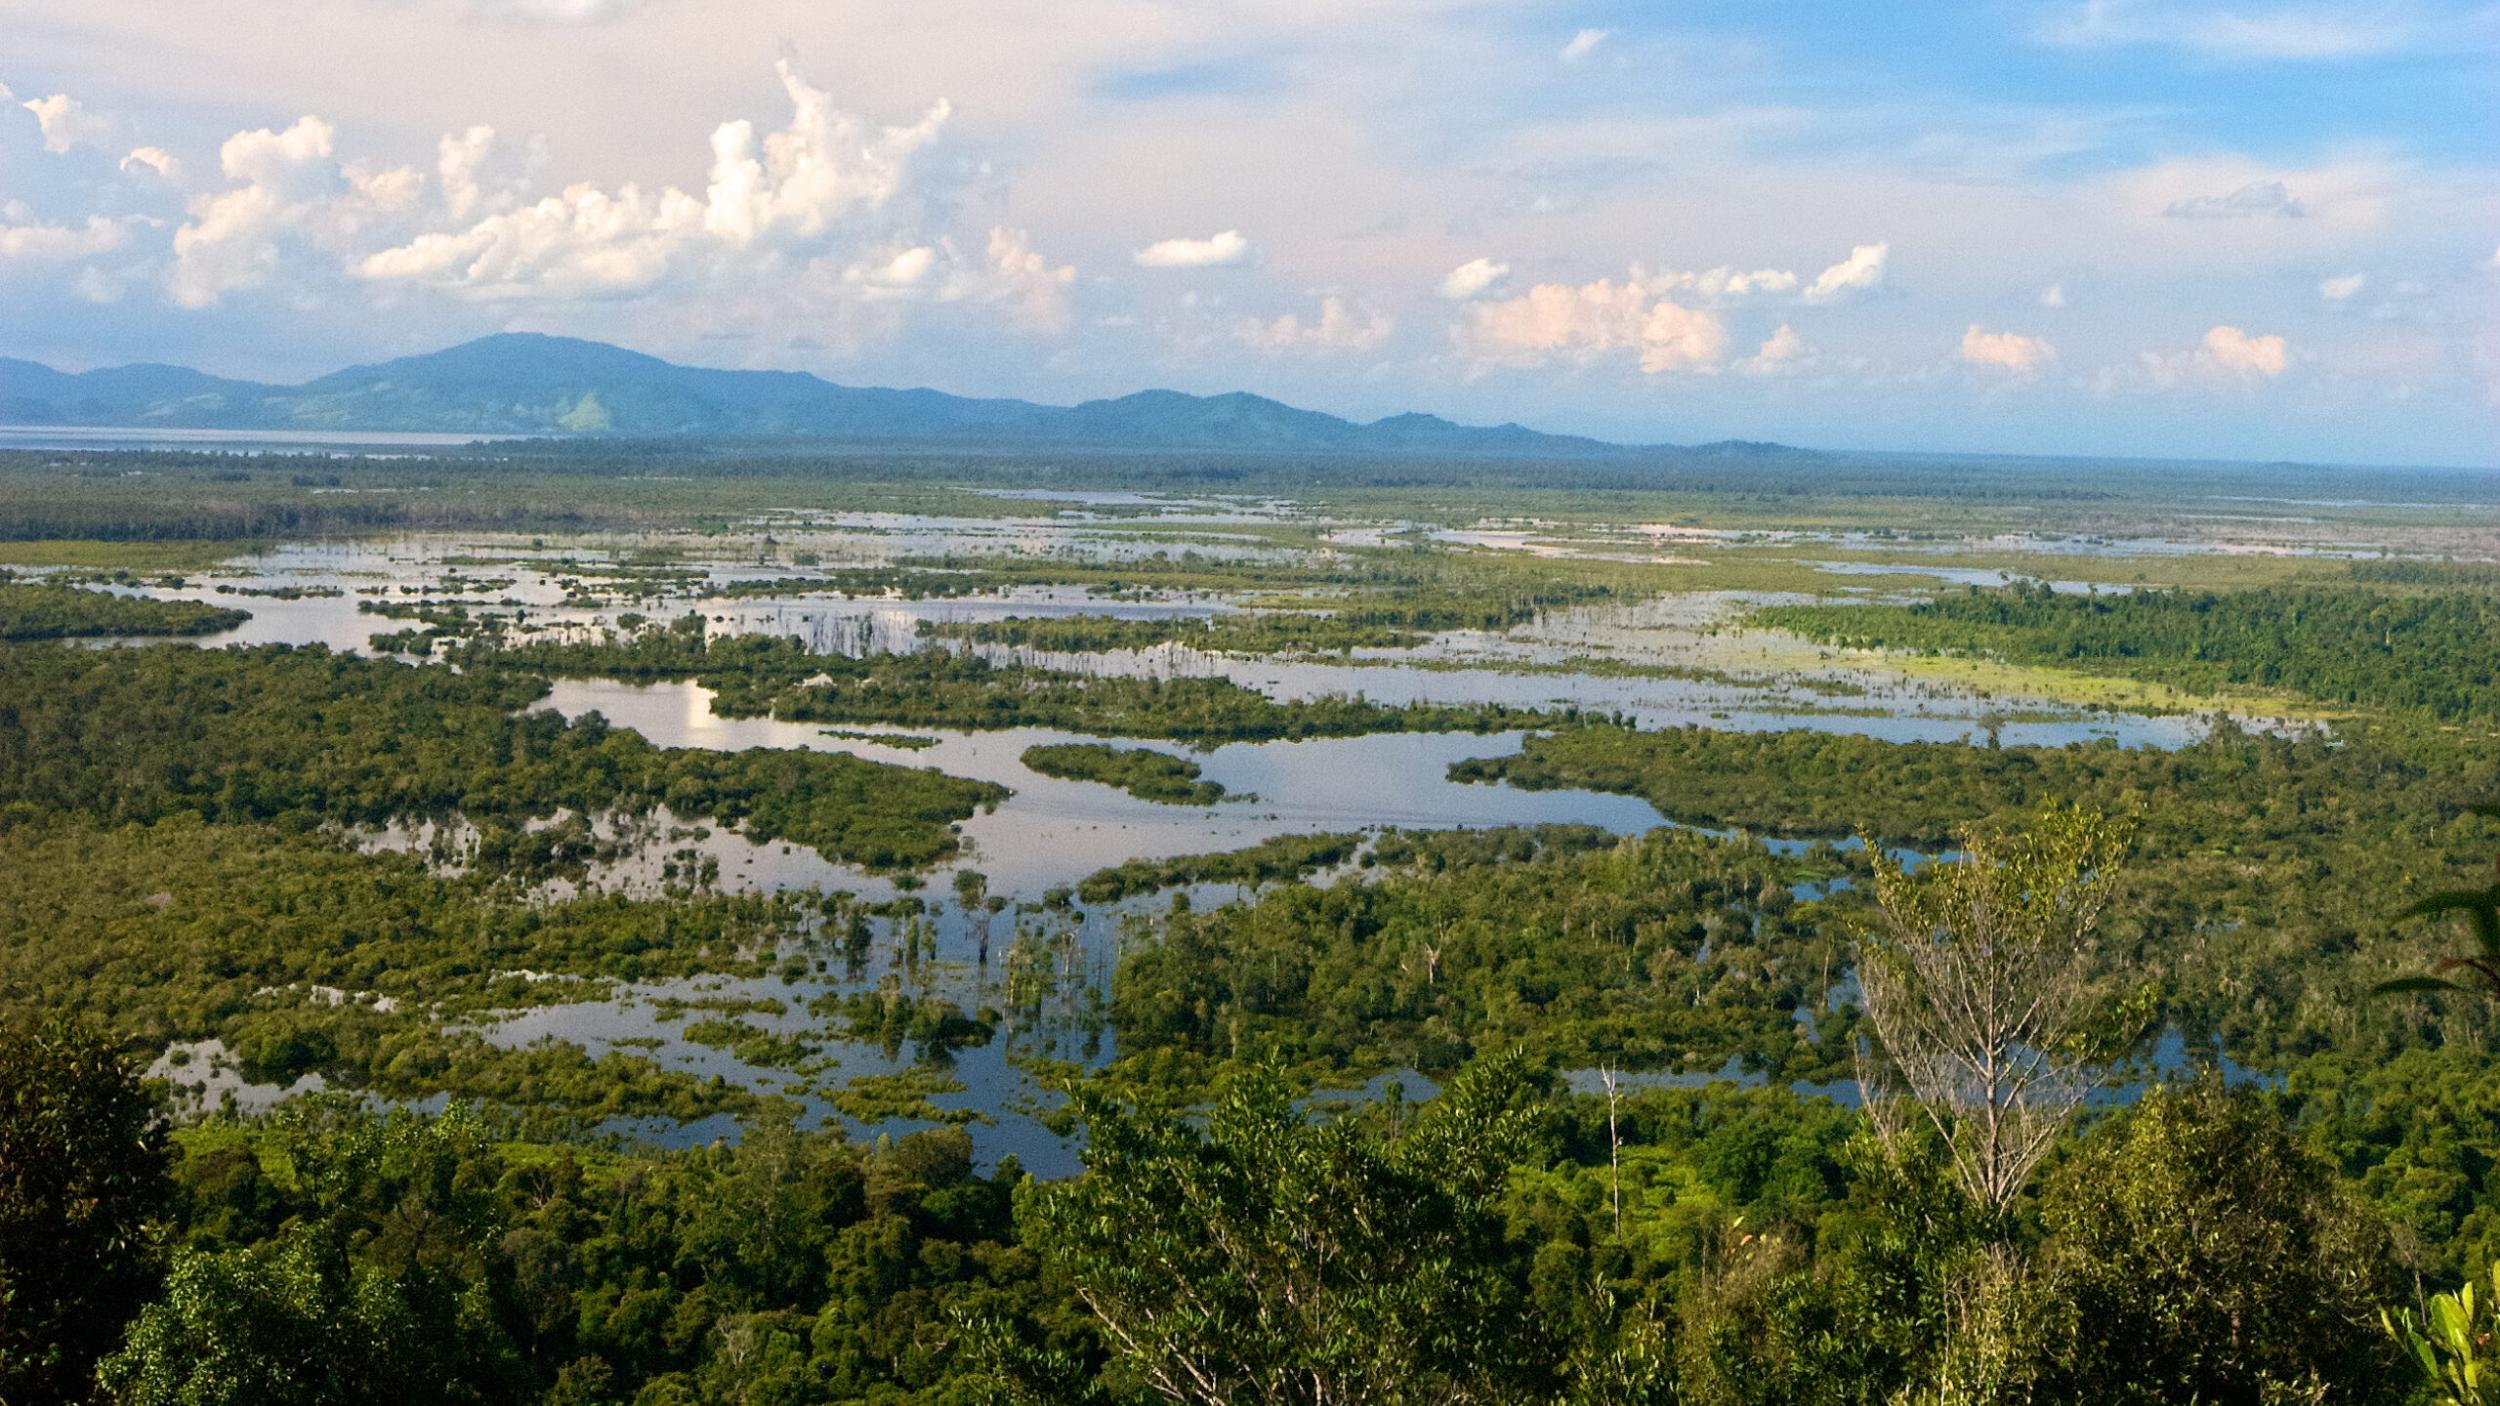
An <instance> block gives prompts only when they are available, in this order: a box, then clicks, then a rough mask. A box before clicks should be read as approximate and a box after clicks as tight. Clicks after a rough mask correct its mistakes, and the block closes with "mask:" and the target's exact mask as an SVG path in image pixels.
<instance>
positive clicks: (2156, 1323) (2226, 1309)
mask: <svg viewBox="0 0 2500 1406" xmlns="http://www.w3.org/2000/svg"><path fill="white" fill-rule="evenodd" d="M2042 1201H2043V1206H2042V1216H2041V1218H2042V1223H2043V1226H2044V1228H2045V1230H2046V1231H2047V1236H2048V1239H2047V1242H2046V1245H2045V1247H2044V1249H2043V1252H2042V1255H2041V1259H2042V1274H2043V1276H2044V1278H2045V1279H2046V1280H2047V1281H2048V1282H2049V1283H2051V1284H2052V1285H2054V1286H2055V1288H2056V1291H2057V1294H2058V1297H2059V1299H2060V1300H2061V1302H2062V1305H2063V1311H2064V1312H2066V1313H2067V1314H2069V1315H2071V1329H2072V1330H2071V1332H2070V1333H2069V1334H2068V1335H2067V1336H2068V1338H2069V1341H2070V1347H2069V1349H2068V1351H2067V1352H2066V1354H2065V1361H2064V1363H2063V1364H2062V1366H2063V1369H2064V1371H2063V1375H2065V1377H2066V1378H2067V1380H2066V1382H2065V1384H2064V1385H2065V1391H2066V1394H2068V1395H2069V1396H2071V1398H2072V1399H2074V1400H2079V1401H2095V1402H2106V1403H2111V1406H2128V1403H2143V1406H2155V1403H2164V1402H2176V1401H2204V1402H2249V1403H2277V1402H2314V1401H2336V1402H2368V1401H2379V1400H2402V1399H2405V1398H2406V1397H2407V1395H2408V1393H2407V1390H2406V1388H2407V1385H2408V1384H2407V1383H2406V1382H2405V1380H2404V1377H2405V1373H2404V1371H2403V1367H2402V1362H2401V1358H2400V1356H2399V1354H2398V1353H2397V1351H2396V1345H2395V1343H2393V1342H2392V1341H2391V1340H2390V1338H2389V1336H2388V1334H2387V1333H2386V1332H2385V1331H2383V1330H2382V1326H2381V1323H2380V1319H2379V1315H2378V1311H2377V1307H2376V1306H2377V1305H2378V1304H2379V1303H2381V1302H2383V1301H2384V1300H2385V1298H2386V1297H2387V1296H2388V1295H2389V1293H2390V1291H2391V1290H2393V1289H2394V1288H2396V1284H2395V1283H2394V1277H2395V1276H2394V1273H2393V1267H2392V1266H2393V1261H2392V1259H2391V1257H2390V1254H2389V1245H2388V1237H2387V1232H2386V1228H2385V1226H2384V1225H2383V1224H2382V1223H2381V1222H2380V1221H2379V1220H2378V1218H2377V1217H2376V1216H2375V1215H2374V1214H2372V1213H2371V1212H2370V1210H2369V1209H2368V1208H2367V1207H2366V1206H2364V1205H2363V1204H2361V1203H2360V1202H2359V1200H2358V1199H2357V1198H2356V1197H2354V1196H2353V1194H2352V1193H2351V1192H2350V1191H2349V1190H2347V1189H2346V1188H2344V1187H2343V1186H2341V1185H2339V1184H2338V1183H2337V1181H2336V1178H2335V1175H2334V1170H2333V1168H2332V1167H2330V1166H2328V1165H2326V1164H2325V1163H2323V1162H2320V1161H2318V1160H2316V1159H2314V1158H2312V1157H2311V1156H2309V1155H2308V1154H2306V1153H2304V1152H2303V1151H2302V1150H2301V1148H2300V1147H2299V1145H2298V1144H2297V1143H2296V1142H2295V1141H2294V1140H2293V1137H2292V1132H2291V1128H2290V1127H2289V1125H2288V1124H2286V1123H2285V1122H2284V1120H2283V1118H2282V1117H2281V1115H2279V1114H2277V1113H2276V1112H2275V1111H2274V1110H2273V1109H2272V1108H2270V1107H2268V1106H2267V1105H2266V1104H2265V1103H2264V1102H2262V1101H2261V1100H2259V1099H2258V1098H2257V1097H2256V1096H2254V1095H2252V1094H2249V1093H2245V1092H2241V1093H2232V1092H2228V1091H2226V1090H2224V1089H2223V1088H2221V1087H2220V1085H2219V1084H2218V1083H2215V1082H2212V1081H2210V1080H2209V1081H2207V1082H2203V1083H2199V1084H2196V1085H2194V1086H2192V1087H2189V1088H2185V1089H2175V1088H2173V1089H2161V1088H2157V1089H2154V1090H2152V1091H2151V1092H2149V1093H2147V1094H2146V1095H2145V1097H2144V1099H2143V1101H2142V1102H2141V1103H2139V1104H2138V1105H2137V1106H2136V1107H2135V1109H2134V1110H2133V1111H2132V1112H2130V1113H2128V1114H2126V1115H2125V1116H2124V1117H2123V1118H2121V1119H2116V1120H2113V1121H2112V1123H2111V1124H2109V1125H2108V1126H2106V1127H2104V1128H2102V1129H2100V1130H2098V1131H2097V1132H2096V1133H2095V1135H2094V1136H2093V1137H2091V1138H2089V1139H2087V1140H2086V1142H2085V1144H2084V1146H2083V1148H2082V1150H2081V1151H2080V1153H2079V1155H2077V1156H2075V1157H2072V1158H2070V1159H2067V1160H2066V1161H2064V1162H2063V1163H2061V1165H2060V1166H2059V1167H2058V1169H2057V1171H2056V1173H2055V1175H2053V1176H2052V1177H2050V1178H2049V1180H2048V1184H2047V1186H2046V1188H2045V1189H2044V1191H2043V1195H2042Z"/></svg>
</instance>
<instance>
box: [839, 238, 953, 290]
mask: <svg viewBox="0 0 2500 1406" xmlns="http://www.w3.org/2000/svg"><path fill="white" fill-rule="evenodd" d="M935 267H937V250H935V249H932V248H930V247H929V246H928V245H925V244H922V245H917V246H915V247H913V248H909V249H905V250H903V251H902V252H901V253H898V254H896V255H894V256H893V257H892V258H889V259H885V260H883V261H881V262H877V263H862V264H853V265H851V266H850V267H849V268H847V269H845V270H843V272H842V281H843V282H845V283H850V284H855V285H858V286H860V287H864V288H868V289H872V290H884V289H894V290H900V289H907V288H917V287H919V286H920V284H921V282H922V281H923V280H925V279H927V278H928V276H929V270H931V269H933V268H935Z"/></svg>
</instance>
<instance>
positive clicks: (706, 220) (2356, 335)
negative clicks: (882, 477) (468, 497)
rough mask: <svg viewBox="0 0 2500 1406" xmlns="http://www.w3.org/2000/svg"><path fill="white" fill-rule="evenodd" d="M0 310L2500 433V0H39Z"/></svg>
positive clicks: (62, 338)
mask: <svg viewBox="0 0 2500 1406" xmlns="http://www.w3.org/2000/svg"><path fill="white" fill-rule="evenodd" d="M8 30H9V33H8V39H9V42H8V43H7V44H6V45H5V46H0V85H5V86H6V88H7V89H8V90H9V96H8V97H7V99H6V100H4V101H0V355H13V356H25V357H31V358H35V359H39V360H43V361H47V362H50V363H52V364H55V365H60V366H65V367H87V366H97V365H109V364H116V363H120V362H125V361H132V360H158V361H173V362H180V363H185V364H192V365H199V366H202V367H204V368H206V369H209V370H213V371H218V372H223V373H228V374H236V375H248V376H255V377H263V378H274V379H294V378H301V377H307V376H311V375H315V374H318V373H320V372H323V371H327V370H330V369H333V368H335V367H336V366H338V365H341V364H344V363H346V362H350V361H358V360H372V359H376V358H380V357H385V356H391V355H398V354H402V353H406V352H412V351H422V350H428V349H431V348H434V347H437V346H441V345H446V344H448V343H451V342H455V341H459V340H462V339H465V338H468V337H472V336H477V335H481V334H484V333H488V332H495V331H503V330H516V329H517V330H531V331H547V332H560V333H569V334H573V335H579V336H587V337H597V338H601V339H604V340H610V341H615V342H619V343H622V344H625V345H630V346H634V347H637V348H639V349H642V350H646V351H651V352H654V353H657V354H660V355H664V356H668V357H671V358H674V359H678V360H683V361H689V362H699V363H705V364H712V365H724V366H754V367H787V368H796V369H803V370H808V371H814V372H816V373H818V374H820V375H824V376H826V377H828V378H831V379H835V380H841V381H847V382H852V383H873V384H926V385H934V386H937V387H940V388H942V389H946V390H951V391H959V392H964V393H970V394H1000V395H1020V396H1028V397H1032V398H1036V399H1043V400H1052V401H1070V400H1076V399H1082V398H1086V397H1090V396H1097V395H1111V394H1120V393H1124V392H1127V391H1130V390H1134V389H1137V388H1140V387H1143V386H1150V385H1164V386H1175V387H1179V388H1181V389H1186V390H1195V391H1215V390H1227V389H1233V388H1247V389H1251V390H1255V391H1259V392H1262V393H1265V394H1269V395H1274V396H1278V397H1280V398H1283V399H1287V400H1291V401H1294V402H1296V403H1300V404H1307V405H1314V406H1318V407H1321V408H1325V409H1329V410H1334V411H1338V412H1340V413H1345V414H1351V415H1356V416H1366V417H1367V416H1372V415H1379V414H1385V413H1390V412H1393V411H1398V410H1405V409H1422V410H1430V411H1436V412H1439V413H1442V414H1446V415H1450V416H1452V417H1454V418H1458V419H1462V420H1468V421H1476V422H1495V421H1502V420H1519V421H1523V422H1526V423H1531V424H1535V425H1539V426H1541V427H1547V428H1553V429H1558V430H1570V431H1579V432H1586V433H1594V434H1600V435H1605V436H1608V437H1611V438H1619V439H1632V440H1645V441H1646V440H1684V441H1689V440H1701V439H1713V438H1723V437H1746V438H1764V439H1782V440H1787V441H1791V442H1795V443H1803V444H1813V445H1825V446H1834V447H1863V448H1894V449H1949V450H2004V451H2010V452H2046V453H2114V454H2136V455H2170V454H2178V455H2197V456H2218V457H2231V458H2247V459H2273V458H2299V459H2311V460H2346V461H2359V462H2383V463H2408V462H2410V463H2464V464H2481V465H2493V464H2500V434H2496V433H2495V425H2500V418H2496V417H2500V94H2496V93H2495V88H2496V87H2500V5H2494V4H2484V3H2472V4H2428V3H2390V4H2377V3H2371V0H2357V2H2356V3H2348V4H2338V5H2292V6H2286V5H2257V4H2241V5H2231V4H2208V3H2201V0H2200V3H2183V4H2166V3H2154V2H2153V0H2097V3H2068V0H2035V2H2034V3H2022V4H2013V3H1972V4H1947V3H1921V4H1905V5H1892V6H1870V5H1865V4H1862V3H1860V4H1827V3H1820V0H1802V2H1800V3H1787V4H1781V5H1762V4H1759V3H1699V2H1696V3H1642V4H1633V3H1622V4H1564V3H1552V4H1543V3H1540V4H1490V3H1468V2H1467V0H1373V3H1368V4H1365V5H1361V6H1348V5H1344V4H1342V3H1338V2H1337V0H1189V3H1155V2H1154V0H1065V3H1060V4H1054V5H1051V6H1008V5H1001V4H993V3H970V2H969V0H915V2H914V3H898V2H889V3H878V4H862V3H845V0H187V3H185V4H183V5H179V6H174V5H166V4H163V3H161V0H12V3H11V5H10V18H9V20H8Z"/></svg>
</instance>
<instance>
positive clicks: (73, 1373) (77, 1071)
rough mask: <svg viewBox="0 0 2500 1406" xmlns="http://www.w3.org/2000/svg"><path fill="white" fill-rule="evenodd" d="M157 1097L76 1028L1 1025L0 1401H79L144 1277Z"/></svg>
mask: <svg viewBox="0 0 2500 1406" xmlns="http://www.w3.org/2000/svg"><path fill="white" fill-rule="evenodd" d="M169 1155H170V1154H169V1149H168V1143H167V1129H166V1120H165V1114H164V1108H163V1104H162V1100H161V1099H160V1098H159V1096H158V1094H157V1093H156V1091H154V1090H152V1089H150V1088H149V1087H147V1086H146V1085H145V1084H143V1083H142V1082H141V1081H140V1079H139V1074H138V1070H137V1069H136V1068H135V1067H134V1066H133V1065H132V1063H131V1061H130V1060H129V1059H128V1058H127V1057H126V1056H125V1055H124V1054H123V1053H122V1051H121V1048H120V1047H119V1046H118V1045H117V1044H116V1043H115V1042H113V1041H112V1040H111V1039H109V1038H107V1037H106V1036H105V1035H104V1033H103V1032H101V1031H99V1030H97V1029H95V1028H94V1027H92V1026H90V1025H87V1024H85V1023H84V1022H81V1021H76V1020H71V1019H65V1018H52V1019H46V1020H40V1021H38V1020H32V1019H27V1018H13V1019H7V1020H0V1402H8V1403H12V1406H16V1403H36V1402H46V1401H65V1400H71V1399H74V1398H77V1397H80V1396H83V1395H85V1393H86V1388H87V1383H88V1380H89V1377H90V1375H91V1374H92V1372H93V1369H94V1366H95V1361H96V1359H97V1358H98V1357H99V1356H101V1355H102V1354H103V1353H104V1352H105V1351H106V1350H107V1349H109V1348H110V1347H111V1346H112V1344H113V1343H114V1341H115V1340H117V1339H118V1338H119V1337H120V1336H121V1330H122V1324H123V1323H125V1322H127V1321H128V1320H129V1318H130V1316H131V1315H132V1314H133V1313H134V1312H136V1311H137V1310H138V1307H139V1305H140V1303H141V1302H142V1301H143V1300H144V1299H145V1298H146V1296H147V1294H148V1292H149V1290H150V1289H151V1287H152V1286H153V1283H154V1274H155V1270H156V1262H155V1257H154V1247H153V1240H154V1228H155V1223H156V1222H157V1221H158V1220H159V1219H160V1218H161V1217H162V1216H163V1215H164V1214H165V1212H166V1211H167V1210H168V1209H169V1207H170V1205H171V1200H172V1192H173V1187H172V1182H171V1180H170V1179H169V1177H168V1176H167V1172H166V1169H167V1166H168V1162H169Z"/></svg>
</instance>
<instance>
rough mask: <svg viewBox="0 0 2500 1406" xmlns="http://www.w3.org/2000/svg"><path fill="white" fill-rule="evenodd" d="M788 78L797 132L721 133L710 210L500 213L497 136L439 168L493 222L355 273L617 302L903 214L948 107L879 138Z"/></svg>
mask: <svg viewBox="0 0 2500 1406" xmlns="http://www.w3.org/2000/svg"><path fill="white" fill-rule="evenodd" d="M776 71H777V72H778V73H779V74H780V76H781V81H782V87H783V89H784V91H785V92H787V93H788V94H789V97H790V102H791V107H792V116H791V119H790V122H789V125H787V126H785V127H783V128H781V129H780V130H778V131H775V132H771V133H769V134H766V135H765V136H764V137H763V138H762V139H761V140H760V141H759V140H758V138H757V135H756V130H755V124H754V123H752V122H750V121H747V120H745V119H739V120H737V121H732V122H724V123H722V124H721V125H720V126H719V127H718V128H716V129H715V130H714V131H713V133H712V141H711V148H712V163H711V168H710V182H709V184H708V185H707V186H706V187H705V189H704V193H703V195H702V196H701V197H700V198H697V197H695V196H693V195H689V194H687V193H686V192H684V191H681V190H679V189H677V188H675V187H673V186H672V187H668V188H665V189H663V190H661V191H660V192H659V193H657V194H656V195H647V194H645V193H644V191H643V190H642V188H641V187H640V186H638V185H635V184H633V183H631V182H628V183H626V184H624V185H622V186H619V187H618V188H617V189H616V190H614V191H613V192H611V191H607V190H603V189H601V188H599V187H597V186H595V185H590V184H587V183H583V184H576V185H572V186H568V187H566V188H565V189H564V190H563V191H561V192H559V193H558V194H556V195H551V196H546V197H543V198H541V199H539V200H537V201H535V202H531V203H528V204H520V205H514V206H513V207H512V208H508V209H492V208H491V207H492V206H494V205H496V204H500V203H503V202H502V200H501V199H500V198H499V197H490V195H489V194H488V193H487V192H485V191H483V190H482V189H481V188H480V186H479V184H478V180H477V170H478V166H479V163H480V162H482V161H483V160H484V158H485V153H486V152H487V150H488V149H489V148H490V146H491V142H492V138H493V134H492V132H491V131H488V130H487V129H484V128H471V129H469V131H467V132H465V133H461V134H459V135H457V136H453V137H446V138H445V139H444V140H443V143H442V146H441V148H440V151H439V155H438V160H437V173H438V176H439V178H440V179H441V181H442V184H443V189H444V195H445V200H446V209H447V210H448V211H450V212H451V213H452V214H453V216H454V218H458V217H459V214H460V212H461V209H478V208H486V209H488V210H489V213H486V214H484V215H483V216H482V217H481V218H479V219H477V220H476V221H475V222H474V223H472V224H470V225H468V226H467V227H465V228H460V229H451V230H435V231H430V232H428V233H425V234H421V235H418V236H417V237H416V238H414V239H412V240H409V241H408V242H407V243H404V244H401V245H398V246H396V247H392V248H387V249H383V250H380V251H378V252H375V253H372V254H369V255H367V256H366V257H364V258H363V259H362V260H360V261H359V262H358V264H357V266H356V271H357V272H358V273H359V274H360V275H362V276H363V277H365V278H369V279H380V280H412V281H422V282H430V283H436V284H441V285H444V286H450V287H462V288H469V289H473V290H476V291H479V292H482V293H487V294H502V295H510V294H515V293H520V292H528V291H547V292H555V293H567V292H571V293H618V292H629V291H633V290H636V289H641V288H646V287H648V286H650V285H651V284H653V283H654V282H656V281H658V280H659V279H660V278H661V277H662V276H663V275H664V274H666V272H667V271H668V269H669V267H670V265H671V263H672V262H673V261H674V260H675V259H677V258H678V257H679V256H680V255H682V254H684V253H685V252H686V251H688V250H690V249H698V248H709V249H711V250H714V251H718V250H720V249H723V248H739V247H747V246H762V247H769V248H786V247H803V246H806V245H808V244H810V243H812V242H815V241H818V240H820V239H821V238H822V237H823V236H824V235H825V234H826V232H827V231H828V230H829V229H831V228H832V227H833V226H834V225H835V224H837V223H838V222H840V221H841V220H843V219H844V218H845V217H848V216H851V215H854V214H856V213H858V212H861V211H863V210H868V209H873V208H876V207H878V206H882V205H883V204H885V203H886V202H887V201H888V200H890V199H891V198H892V197H893V195H894V194H895V192H896V191H897V190H898V189H899V188H900V187H901V185H902V181H903V178H904V173H905V171H906V169H907V167H908V165H909V162H910V159H911V157H912V156H913V154H914V153H916V152H918V151H919V150H920V149H922V148H923V147H925V146H927V145H928V144H929V143H930V142H932V141H934V140H936V138H937V134H938V131H939V129H940V128H941V127H943V126H944V124H945V122H946V120H947V116H948V113H949V108H948V105H947V104H946V103H945V102H943V101H940V102H939V103H937V104H936V105H935V106H933V107H931V108H930V110H929V111H928V113H927V114H926V115H924V116H923V117H922V118H921V119H920V121H918V122H917V123H914V124H912V125H909V126H900V127H880V126H877V125H876V124H874V123H871V122H869V121H867V120H866V119H863V118H860V117H857V116H855V115H853V114H850V113H847V112H843V111H841V110H839V109H837V108H835V107H834V106H833V103H832V100H831V97H830V95H828V94H827V93H825V92H824V91H823V90H821V89H818V88H815V87H812V86H810V85H809V84H808V83H807V82H806V80H804V79H803V78H801V77H800V76H799V75H798V73H797V72H796V71H795V70H794V69H792V68H791V66H790V65H789V64H788V63H787V62H784V63H781V64H779V65H777V66H776ZM453 207H460V208H459V209H455V208H453Z"/></svg>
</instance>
